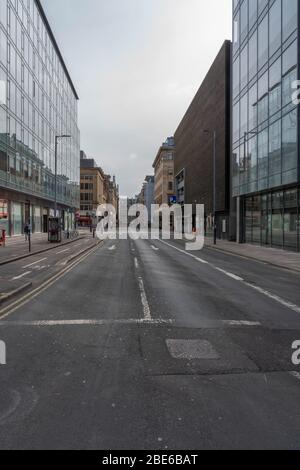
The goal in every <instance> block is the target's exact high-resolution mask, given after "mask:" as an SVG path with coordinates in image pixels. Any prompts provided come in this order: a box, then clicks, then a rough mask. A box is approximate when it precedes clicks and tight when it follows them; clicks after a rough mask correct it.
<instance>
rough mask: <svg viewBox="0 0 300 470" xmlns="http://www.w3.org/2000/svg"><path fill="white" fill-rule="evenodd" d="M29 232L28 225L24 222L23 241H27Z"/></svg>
mask: <svg viewBox="0 0 300 470" xmlns="http://www.w3.org/2000/svg"><path fill="white" fill-rule="evenodd" d="M29 233H30V225H29V224H28V223H26V224H25V227H24V235H25V242H28V238H29Z"/></svg>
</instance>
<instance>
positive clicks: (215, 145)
mask: <svg viewBox="0 0 300 470" xmlns="http://www.w3.org/2000/svg"><path fill="white" fill-rule="evenodd" d="M216 153H217V131H216V130H214V190H213V192H214V245H216V244H217V219H216V215H217V211H216V209H217V205H216V197H217V196H216Z"/></svg>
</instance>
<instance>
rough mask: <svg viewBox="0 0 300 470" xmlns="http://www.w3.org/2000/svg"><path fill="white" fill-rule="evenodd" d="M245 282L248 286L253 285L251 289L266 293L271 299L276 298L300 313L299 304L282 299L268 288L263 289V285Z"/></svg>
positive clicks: (280, 302)
mask: <svg viewBox="0 0 300 470" xmlns="http://www.w3.org/2000/svg"><path fill="white" fill-rule="evenodd" d="M244 284H245V285H246V286H248V287H251V289H254V290H256V291H257V292H259V293H260V294H263V295H265V296H266V297H268V298H269V299H272V300H275V301H276V302H278V303H279V304H281V305H283V306H284V307H287V308H289V309H290V310H293V311H294V312H296V313H300V307H298V305H295V304H293V303H292V302H289V301H288V300H285V299H282V298H281V297H279V296H278V295H275V294H272V293H271V292H268V291H267V290H265V289H262V288H261V287H258V286H255V285H253V284H250V283H249V282H244Z"/></svg>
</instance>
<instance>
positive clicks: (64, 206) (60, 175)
mask: <svg viewBox="0 0 300 470" xmlns="http://www.w3.org/2000/svg"><path fill="white" fill-rule="evenodd" d="M77 102H78V96H77V93H76V90H75V88H74V85H73V83H72V80H71V78H70V75H69V73H68V70H67V68H66V66H65V63H64V61H63V58H62V55H61V53H60V51H59V48H58V46H57V43H56V41H55V38H54V36H53V33H52V31H51V28H50V26H49V23H48V21H47V18H46V16H45V13H44V11H43V9H42V6H41V4H40V1H38V0H0V229H1V228H4V229H6V230H7V232H8V234H11V235H16V234H20V233H22V230H23V226H24V224H25V222H28V220H30V222H31V225H32V228H33V231H35V232H43V231H45V232H46V231H47V223H48V218H49V216H53V215H54V197H55V136H58V135H69V136H70V138H65V139H60V140H59V145H58V152H57V201H58V209H59V212H60V215H61V217H62V218H63V220H64V224H65V226H68V225H69V226H70V225H71V224H72V220H74V212H75V211H76V209H78V208H79V179H80V137H79V130H78V126H77Z"/></svg>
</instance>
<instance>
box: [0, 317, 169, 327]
mask: <svg viewBox="0 0 300 470" xmlns="http://www.w3.org/2000/svg"><path fill="white" fill-rule="evenodd" d="M173 322H174V321H173V320H163V319H162V318H155V319H152V318H151V319H145V318H129V319H126V318H125V319H124V320H113V319H111V320H32V321H19V322H18V321H0V326H85V325H86V326H98V325H99V326H101V325H164V324H165V325H171V324H172V323H173Z"/></svg>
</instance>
